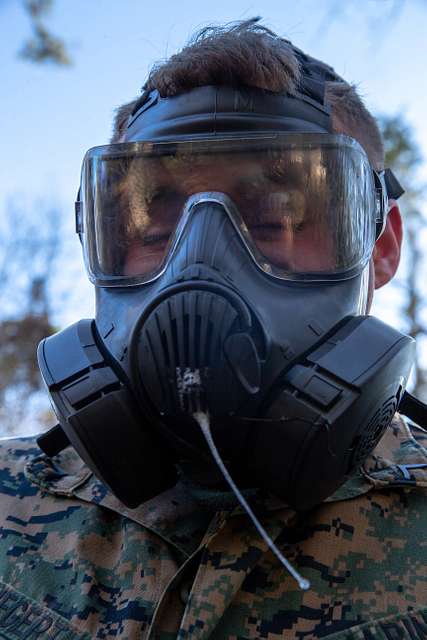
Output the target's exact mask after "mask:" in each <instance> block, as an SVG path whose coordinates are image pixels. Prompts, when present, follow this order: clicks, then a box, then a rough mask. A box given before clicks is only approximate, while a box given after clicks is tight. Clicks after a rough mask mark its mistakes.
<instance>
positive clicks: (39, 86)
mask: <svg viewBox="0 0 427 640" xmlns="http://www.w3.org/2000/svg"><path fill="white" fill-rule="evenodd" d="M335 5H336V6H337V7H340V11H341V13H340V14H337V12H334V11H333V8H334V6H335ZM392 6H393V2H391V1H388V0H358V1H356V0H355V1H354V2H352V0H346V1H345V2H344V1H343V0H341V2H340V3H337V2H336V1H335V0H327V1H323V2H319V1H318V0H317V1H315V0H300V1H299V2H298V3H296V2H295V1H294V0H292V1H288V0H281V1H280V2H278V1H276V0H264V1H263V2H262V3H261V2H249V1H247V2H242V1H234V2H233V1H228V2H225V1H224V0H218V1H217V2H216V3H201V2H199V1H197V2H196V1H195V0H180V1H179V2H177V1H175V2H172V1H169V0H158V2H156V3H154V2H142V0H120V1H119V0H96V1H95V0H86V1H84V0H72V1H70V0H56V3H55V6H54V10H53V11H52V13H51V15H50V16H49V18H48V19H47V21H46V22H47V24H48V26H49V28H50V29H51V30H52V31H53V32H54V33H55V34H58V35H60V36H62V37H63V38H64V39H65V40H66V42H67V44H68V48H69V51H70V53H71V56H72V57H73V60H74V65H73V67H71V68H70V69H64V68H57V67H53V66H44V67H43V66H35V65H31V64H29V63H27V62H24V61H22V60H20V59H18V58H17V56H16V52H17V50H18V49H19V48H20V46H21V45H22V43H23V41H24V40H25V39H26V38H27V37H28V36H29V34H30V27H29V20H28V17H27V15H26V14H25V12H24V10H23V8H22V3H21V1H20V0H0V59H1V61H2V63H1V68H0V81H1V85H0V86H1V89H2V91H1V95H2V97H1V100H0V128H1V143H2V153H1V154H0V193H1V198H0V216H1V215H4V212H5V208H6V203H7V202H10V201H11V200H15V201H18V200H19V202H23V203H25V204H26V206H28V207H29V208H33V209H34V212H35V213H36V212H37V208H38V207H40V206H41V205H40V204H38V203H40V202H47V203H50V204H53V205H55V206H57V207H58V208H59V210H60V212H61V217H62V219H63V233H64V236H66V238H67V242H66V247H65V249H66V253H65V254H64V258H63V260H62V262H61V267H60V269H59V270H58V274H57V282H58V291H59V290H62V291H63V290H69V291H70V292H71V293H70V299H69V300H68V303H67V305H66V306H62V304H58V305H57V306H56V308H55V311H56V315H57V322H58V324H66V323H68V322H71V321H75V320H77V319H79V318H81V317H84V316H88V315H90V314H91V313H92V291H91V287H90V285H89V284H88V283H87V281H86V278H85V275H84V272H83V269H82V267H81V262H80V248H79V244H78V241H77V239H76V238H75V237H74V236H73V202H74V197H75V194H76V191H77V187H78V181H79V172H80V164H81V160H82V157H83V155H84V152H85V151H86V150H87V149H88V148H89V147H92V146H95V145H99V144H104V143H106V142H107V141H108V139H109V136H110V133H111V121H112V117H113V113H114V109H115V108H116V107H117V106H118V105H120V104H121V103H122V102H124V101H126V100H129V99H131V98H133V97H134V96H135V95H137V94H138V92H139V90H140V87H141V85H142V84H143V82H144V80H145V78H146V75H147V72H148V70H149V68H150V67H151V65H152V64H153V63H155V62H156V61H159V60H162V59H164V58H165V57H167V56H169V55H171V54H172V53H174V52H175V51H177V50H178V49H179V48H180V47H182V46H183V45H184V44H185V42H186V41H187V39H188V37H189V36H190V35H191V34H192V33H193V32H194V31H195V30H196V29H198V28H200V27H202V26H204V25H206V24H208V23H213V22H215V23H222V22H227V21H231V20H238V19H244V18H248V17H251V16H254V15H261V16H263V17H264V22H265V24H267V25H268V26H270V27H271V28H273V29H274V30H276V31H277V32H278V33H280V34H281V35H284V36H285V37H288V38H290V39H291V40H292V41H293V42H294V43H295V44H296V45H297V46H299V47H300V48H302V49H304V50H306V51H307V52H308V53H310V54H312V55H314V56H316V57H319V58H321V59H323V60H325V61H326V62H328V63H329V64H331V65H332V66H333V67H334V68H335V69H336V70H337V72H338V73H340V74H341V75H343V76H344V77H345V78H346V79H347V80H349V81H352V82H355V83H356V84H357V85H358V86H359V89H360V91H361V93H362V94H363V95H364V97H365V100H366V103H367V105H368V107H369V108H370V109H371V110H372V111H373V112H374V113H395V112H397V111H402V110H403V111H404V112H405V113H406V116H407V119H408V120H409V122H410V123H412V125H413V126H414V127H415V130H416V134H417V140H418V142H419V144H420V146H421V149H422V150H425V149H427V123H426V112H427V89H426V76H425V60H426V44H425V33H426V32H427V3H426V4H424V2H423V0H419V1H417V0H411V1H410V2H409V1H407V2H405V1H404V0H401V1H400V3H399V6H401V7H403V8H402V10H401V11H400V13H399V15H398V16H395V17H392V18H387V15H388V12H389V11H390V10H391V8H392ZM343 7H344V9H343ZM330 12H332V14H333V15H334V19H333V20H332V21H331V19H330V18H331V16H330V15H329V13H330ZM422 174H423V176H424V177H427V170H426V169H425V167H424V168H423V170H422ZM61 288H62V289H61ZM58 299H59V298H58ZM392 305H393V301H392V300H391V299H390V296H387V294H384V295H383V296H382V297H381V298H380V304H379V307H378V308H379V310H380V312H383V311H384V313H386V308H390V307H391V306H392Z"/></svg>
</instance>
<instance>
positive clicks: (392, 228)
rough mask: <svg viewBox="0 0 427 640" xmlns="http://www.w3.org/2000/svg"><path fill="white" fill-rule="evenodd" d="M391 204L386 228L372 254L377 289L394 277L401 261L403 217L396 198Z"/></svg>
mask: <svg viewBox="0 0 427 640" xmlns="http://www.w3.org/2000/svg"><path fill="white" fill-rule="evenodd" d="M389 205H390V209H389V212H388V215H387V222H386V226H385V229H384V231H383V233H382V235H381V236H380V237H379V238H378V240H377V242H376V244H375V247H374V252H373V255H372V258H373V263H374V273H375V289H379V288H380V287H382V286H383V285H385V284H387V282H389V281H390V280H391V279H392V278H393V276H394V274H395V273H396V270H397V267H398V266H399V262H400V249H401V246H402V217H401V215H400V211H399V207H398V204H397V202H396V201H395V200H390V202H389Z"/></svg>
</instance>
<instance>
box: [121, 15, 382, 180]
mask: <svg viewBox="0 0 427 640" xmlns="http://www.w3.org/2000/svg"><path fill="white" fill-rule="evenodd" d="M302 55H304V54H302ZM320 64H321V63H320ZM335 75H336V74H335ZM336 77H337V78H338V81H336V82H326V92H325V100H326V102H327V103H329V104H330V105H331V106H332V122H333V127H334V130H335V131H336V132H338V133H345V134H347V135H350V136H352V137H353V138H355V139H356V140H358V141H359V142H360V144H361V145H362V146H363V147H364V149H365V150H366V152H367V154H368V156H369V158H370V160H371V162H372V164H373V165H374V166H375V167H377V168H382V164H383V155H384V152H383V145H382V140H381V134H380V132H379V129H378V125H377V123H376V121H375V119H374V118H373V116H372V115H371V114H370V113H369V111H368V110H367V109H366V107H365V106H364V104H363V101H362V99H361V97H360V96H359V94H358V92H357V90H356V88H355V87H354V85H351V84H348V83H347V82H345V81H344V80H343V79H341V78H340V77H339V76H337V75H336ZM300 81H301V65H300V62H299V60H298V57H297V55H296V52H295V49H294V48H293V46H292V44H291V43H290V42H289V41H288V40H285V39H284V38H281V37H279V36H278V35H277V34H275V33H274V32H273V31H271V30H270V29H268V28H267V27H265V26H263V25H261V24H259V18H252V19H250V20H245V21H242V22H236V23H231V24H226V25H224V26H222V27H205V28H204V29H202V30H201V31H199V32H198V33H196V34H195V36H193V38H192V39H191V40H190V42H189V43H188V44H187V45H186V46H185V47H184V48H183V49H182V51H180V52H179V53H176V54H175V55H173V56H171V57H170V58H169V59H168V60H166V61H164V62H161V63H158V64H157V65H155V66H154V67H153V68H152V70H151V72H150V74H149V76H148V79H147V81H146V83H145V84H144V86H143V89H144V90H146V91H151V90H153V89H157V90H158V91H159V93H160V95H161V96H163V97H169V96H174V95H178V94H180V93H184V92H185V91H189V90H190V89H192V88H194V87H199V86H205V85H233V86H239V85H245V86H252V87H258V88H261V89H267V90H269V91H273V92H276V93H288V94H289V95H294V94H295V93H296V92H297V91H298V87H299V84H300ZM136 101H137V98H136V99H135V100H132V101H131V102H128V103H127V104H125V105H123V106H121V107H119V109H118V110H117V112H116V117H115V120H114V133H113V137H112V140H111V141H112V142H119V141H120V139H121V136H122V134H123V132H124V130H125V126H126V122H127V120H128V117H129V115H130V114H131V113H132V110H133V108H134V106H135V104H136Z"/></svg>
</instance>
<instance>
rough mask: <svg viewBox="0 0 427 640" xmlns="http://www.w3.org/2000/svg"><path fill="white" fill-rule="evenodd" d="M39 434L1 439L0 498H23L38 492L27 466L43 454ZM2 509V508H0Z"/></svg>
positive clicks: (2, 499) (3, 499)
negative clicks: (27, 471) (26, 469)
mask: <svg viewBox="0 0 427 640" xmlns="http://www.w3.org/2000/svg"><path fill="white" fill-rule="evenodd" d="M36 437H37V436H32V437H24V438H2V439H0V500H1V501H2V502H4V501H5V500H6V501H7V499H8V498H15V499H16V498H18V499H21V500H22V499H23V498H26V497H33V496H35V495H36V494H37V493H38V491H39V490H38V487H37V486H36V485H34V484H33V483H32V482H31V480H30V479H29V478H28V477H27V476H26V473H25V467H26V465H27V463H28V462H29V461H30V460H31V459H33V458H34V457H35V456H38V455H40V454H41V451H40V449H39V447H38V445H37V441H36ZM0 511H1V509H0Z"/></svg>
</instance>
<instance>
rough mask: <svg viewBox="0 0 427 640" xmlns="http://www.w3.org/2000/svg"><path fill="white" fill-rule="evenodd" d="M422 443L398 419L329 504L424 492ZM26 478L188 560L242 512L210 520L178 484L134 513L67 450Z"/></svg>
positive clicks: (31, 465) (33, 464)
mask: <svg viewBox="0 0 427 640" xmlns="http://www.w3.org/2000/svg"><path fill="white" fill-rule="evenodd" d="M426 440H427V432H425V431H424V430H423V429H421V428H420V427H413V426H411V428H409V426H408V424H407V423H406V422H405V420H404V419H403V418H402V417H401V416H399V415H396V416H395V418H394V419H393V421H392V423H391V425H390V427H389V428H388V429H387V430H386V433H385V435H384V436H383V438H382V439H381V440H380V442H379V444H378V445H377V447H376V448H375V449H374V451H373V453H372V454H371V455H370V456H369V457H368V458H367V460H366V461H365V463H364V465H363V467H361V468H360V469H359V471H358V472H357V473H356V474H355V475H354V476H352V477H351V478H350V479H349V480H348V481H347V482H346V483H345V484H344V485H343V486H342V487H340V488H339V489H338V491H336V492H335V493H334V495H333V496H331V497H330V498H328V499H327V502H336V501H339V500H347V499H350V498H354V497H356V496H358V495H362V494H364V493H367V492H369V491H371V490H372V489H387V488H395V487H405V488H407V489H416V488H427V450H426V448H425V446H424V445H425V443H426ZM423 443H424V445H423ZM26 474H27V476H28V477H29V478H30V479H31V480H32V481H33V482H35V483H36V484H37V485H38V486H39V487H40V488H41V489H43V490H44V491H46V492H48V493H50V494H54V495H57V496H64V497H70V498H79V499H80V500H83V501H85V502H89V503H93V504H97V505H100V506H102V507H104V508H107V509H110V510H111V511H114V512H116V513H118V514H120V515H121V516H123V517H125V518H128V519H130V520H133V521H134V522H136V523H138V524H140V525H142V526H144V527H146V528H147V529H149V530H150V531H153V532H154V533H156V534H157V535H159V536H160V537H161V538H163V539H164V540H166V541H167V542H168V543H171V544H173V545H174V546H175V547H176V548H177V549H178V550H179V551H181V552H182V553H183V554H184V555H186V556H187V555H189V554H190V553H192V552H193V551H194V549H195V548H196V547H197V545H198V543H199V542H200V540H201V539H202V538H203V535H204V534H205V535H208V534H209V533H211V534H213V533H214V529H217V528H218V527H219V526H220V522H221V519H224V518H226V517H227V516H229V515H237V514H239V513H241V509H240V507H237V508H234V509H232V510H231V511H230V510H229V511H227V512H224V518H221V517H216V518H213V519H212V513H211V512H210V513H209V512H208V511H204V510H203V509H200V505H199V503H198V502H197V500H196V499H195V498H194V496H193V495H191V494H190V493H189V492H188V491H187V489H186V487H185V485H184V484H183V483H178V484H177V485H176V487H174V488H173V489H170V490H168V491H165V492H164V493H162V494H161V495H159V496H156V497H155V498H153V499H151V500H148V501H147V502H145V503H144V504H142V505H141V506H139V507H138V508H136V509H128V508H126V507H125V506H124V505H123V504H122V503H121V502H120V501H119V500H118V499H117V498H116V497H115V496H114V495H113V494H112V493H111V491H109V490H108V489H107V488H106V487H105V485H103V484H102V483H101V482H100V481H99V480H98V479H97V478H96V477H95V476H94V475H93V474H92V472H91V471H90V470H89V469H88V467H87V466H86V465H85V464H84V463H83V462H82V460H81V459H80V458H79V456H78V455H77V453H76V452H75V451H74V449H71V448H68V449H66V450H65V451H64V452H62V453H61V454H59V455H58V456H55V457H54V458H48V457H47V456H45V455H44V454H43V455H39V456H36V457H34V458H32V459H31V460H30V461H29V462H28V463H27V465H26ZM264 510H265V511H268V512H269V513H271V512H279V511H283V510H285V511H286V513H287V514H288V515H287V517H286V520H287V521H289V517H288V516H290V512H291V510H290V509H289V508H287V507H286V505H285V504H284V503H283V502H281V501H280V500H277V499H276V498H271V499H267V500H266V501H265V502H264ZM190 516H191V517H190ZM206 532H207V533H206Z"/></svg>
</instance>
